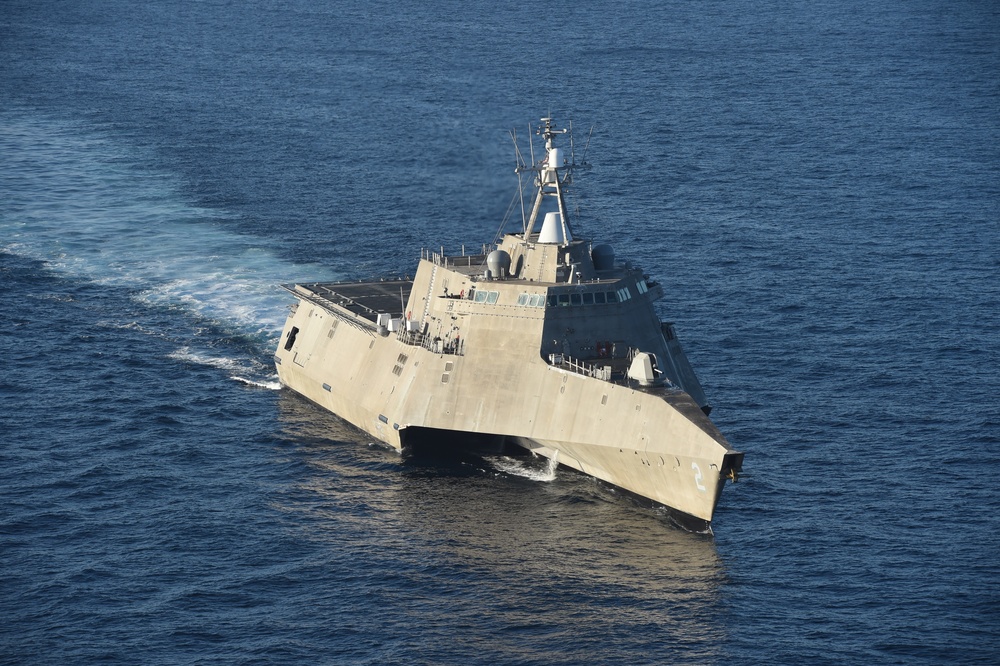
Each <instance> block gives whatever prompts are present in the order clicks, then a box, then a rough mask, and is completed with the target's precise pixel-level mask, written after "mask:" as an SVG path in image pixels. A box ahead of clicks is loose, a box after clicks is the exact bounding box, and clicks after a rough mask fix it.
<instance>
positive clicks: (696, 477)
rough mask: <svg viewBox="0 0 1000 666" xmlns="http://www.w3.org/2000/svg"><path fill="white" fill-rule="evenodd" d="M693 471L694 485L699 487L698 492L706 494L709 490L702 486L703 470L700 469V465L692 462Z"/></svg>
mask: <svg viewBox="0 0 1000 666" xmlns="http://www.w3.org/2000/svg"><path fill="white" fill-rule="evenodd" d="M691 469H693V470H694V485H696V486H697V487H698V490H700V491H701V492H705V491H706V490H707V488H705V486H703V485H701V479H702V476H701V468H700V467H698V463H696V462H692V463H691Z"/></svg>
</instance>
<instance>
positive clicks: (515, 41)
mask: <svg viewBox="0 0 1000 666" xmlns="http://www.w3.org/2000/svg"><path fill="white" fill-rule="evenodd" d="M0 17H2V20H0V56H2V57H0V354H2V363H0V619H2V622H0V663H5V664H8V663H9V664H49V663H94V662H101V663H123V664H133V663H141V664H179V663H180V664H195V663H197V664H207V663H269V664H270V663H288V664H306V663H308V664H312V663H322V664H413V663H418V664H496V663H503V664H672V663H697V664H722V663H732V662H734V661H735V662H736V663H750V664H756V663H761V664H764V663H768V664H770V663H787V664H802V663H810V664H823V663H831V664H833V663H836V664H841V663H864V664H869V663H888V664H940V663H995V661H996V659H997V656H996V655H997V652H998V650H1000V560H998V555H997V553H998V552H1000V518H998V515H1000V500H998V499H997V493H996V490H995V484H996V479H997V478H998V476H1000V397H998V396H1000V320H998V315H1000V74H998V72H1000V8H998V7H997V6H996V5H995V3H990V2H966V1H960V2H954V3H940V2H931V1H929V0H915V1H913V2H908V3H870V2H860V1H851V0H833V1H832V2H828V3H820V4H817V3H807V2H796V1H778V0H774V1H769V2H753V3H751V2H745V1H740V0H734V1H732V2H676V1H671V2H665V3H660V2H649V1H642V0H637V1H635V2H625V3H619V4H612V3H598V2H592V1H590V0H582V1H581V2H576V3H572V4H569V5H564V6H556V7H549V6H538V7H535V6H529V5H510V6H507V5H504V4H502V3H478V2H471V3H470V2H465V3H458V2H451V1H446V2H440V3H428V4H427V5H426V6H423V5H412V6H411V5H407V4H405V3H404V4H403V5H400V4H398V3H383V2H365V3H360V2H354V1H353V0H344V1H342V2H295V1H288V2H273V1H272V2H265V1H256V2H244V3H232V2H223V1H221V0H220V1H218V2H198V3H190V2H178V1H172V0H164V1H163V2H156V3H131V2H123V1H121V0H106V1H104V2H74V3H56V2H46V1H35V2H23V1H21V0H6V1H5V2H4V3H3V4H2V6H0ZM549 114H552V115H553V116H555V117H556V118H557V120H559V121H560V122H562V123H565V124H568V123H569V122H570V121H572V122H573V124H574V128H575V130H576V136H577V146H576V147H577V150H578V151H582V149H583V146H584V145H585V144H586V150H587V160H588V161H590V162H592V163H593V164H594V168H593V169H592V170H590V171H589V172H587V173H586V174H584V175H582V176H580V177H579V178H578V179H577V182H576V191H575V196H574V199H573V206H574V209H575V210H576V211H577V213H578V220H579V221H578V225H577V228H578V231H579V232H580V233H582V234H592V235H594V236H595V237H597V238H599V239H601V240H607V241H610V242H611V243H612V244H613V245H614V246H615V248H616V250H617V252H618V254H619V255H622V256H627V257H629V258H631V259H632V260H633V261H635V262H636V263H639V264H641V265H642V266H643V267H644V268H645V269H646V270H647V271H648V272H649V273H650V274H651V275H653V276H654V277H656V278H657V279H659V280H660V281H661V282H663V283H664V285H665V288H666V291H667V296H666V298H665V299H664V300H663V301H662V302H661V304H660V307H661V314H662V315H663V317H665V318H668V319H670V320H673V321H674V322H676V325H677V329H678V332H679V334H680V337H681V339H682V341H683V342H684V344H685V347H686V349H687V351H688V355H689V357H690V358H691V360H692V363H693V364H694V366H695V369H696V370H697V371H698V373H699V376H700V378H701V380H702V383H703V385H704V386H705V389H706V392H707V393H708V395H709V398H710V400H711V402H712V403H713V405H714V407H715V410H714V411H713V419H714V420H715V422H716V423H717V424H718V425H719V427H720V428H721V429H722V430H723V432H725V433H726V435H727V436H728V437H729V439H730V441H731V442H732V443H733V444H734V445H735V446H737V447H738V448H739V449H741V450H743V451H745V452H746V462H745V466H744V471H745V478H742V479H741V480H740V482H739V483H738V484H736V485H732V486H727V488H726V490H725V492H724V493H723V497H722V502H721V504H720V507H719V510H718V512H717V514H716V520H715V523H714V532H715V533H714V535H698V534H690V533H687V532H684V531H682V530H680V529H678V528H676V527H675V526H673V525H672V524H671V522H670V521H669V520H668V518H667V517H666V516H665V515H663V514H662V513H660V512H658V511H655V510H650V509H645V508H642V507H640V506H637V505H636V504H635V503H633V502H631V501H630V500H629V499H628V498H625V497H623V496H621V495H619V494H618V493H616V492H614V490H613V489H609V488H607V487H605V486H602V485H601V484H598V483H596V482H594V481H593V480H591V479H588V478H586V477H583V476H580V475H577V474H575V473H572V472H570V471H567V470H565V469H551V468H550V467H548V465H547V464H546V463H545V462H544V461H534V460H532V459H530V458H529V459H509V458H489V457H487V458H480V457H475V456H469V457H468V458H463V459H455V460H413V459H402V458H400V457H399V456H398V455H396V454H395V453H393V452H392V451H390V450H386V449H385V448H383V447H381V446H378V445H376V444H375V443H374V442H372V441H371V439H370V438H369V437H367V436H366V435H364V434H363V433H361V432H359V431H357V430H356V429H354V428H352V427H350V426H348V425H346V424H344V423H343V422H341V421H340V420H338V419H337V418H336V417H334V416H332V415H329V414H326V413H323V412H322V411H320V410H319V409H317V408H316V407H314V406H313V405H311V404H309V403H308V402H306V401H304V400H302V399H300V398H298V397H296V396H295V395H293V394H291V393H290V392H288V391H285V390H280V388H279V386H278V384H277V382H276V377H275V374H274V371H273V368H272V366H271V360H270V359H271V354H272V348H273V347H274V345H275V344H276V341H277V336H278V334H279V332H280V327H281V324H282V322H283V319H284V316H285V313H286V308H287V306H288V305H289V299H288V298H287V295H285V294H284V293H283V292H281V291H280V290H279V289H278V288H277V286H276V285H278V284H279V283H284V282H293V281H296V280H318V279H349V278H366V277H373V276H377V275H386V274H405V273H410V272H412V270H413V268H414V266H415V264H416V259H417V257H418V256H419V250H420V248H421V247H429V248H437V247H440V246H444V247H445V248H451V249H457V248H458V247H459V246H460V245H461V244H463V243H464V244H467V245H469V246H478V245H479V244H481V243H485V242H489V241H490V240H491V239H492V238H493V236H494V234H495V233H496V230H497V228H498V226H499V225H500V222H501V220H502V219H503V215H504V212H505V211H506V210H507V207H508V204H509V203H510V201H511V197H512V196H513V195H514V193H515V191H516V178H515V176H514V174H513V167H514V156H513V149H512V145H511V143H510V139H509V136H508V134H507V132H508V130H510V129H517V131H518V133H519V134H521V135H522V136H526V135H527V133H528V123H530V122H536V121H537V120H538V118H541V117H542V116H545V115H549ZM591 127H593V133H592V135H590V131H591ZM588 135H590V140H589V144H587V143H586V141H585V138H586V137H587V136H588Z"/></svg>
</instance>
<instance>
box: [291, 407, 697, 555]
mask: <svg viewBox="0 0 1000 666" xmlns="http://www.w3.org/2000/svg"><path fill="white" fill-rule="evenodd" d="M279 409H280V414H281V422H282V425H283V431H284V433H285V434H286V435H288V436H291V437H293V438H294V440H296V441H297V442H299V443H301V444H308V445H309V446H310V447H315V448H317V449H320V450H325V451H330V447H331V446H333V445H335V444H344V445H347V446H348V447H350V448H349V449H347V450H346V451H345V452H346V453H348V454H350V453H351V452H353V453H354V454H355V455H356V456H357V458H356V460H357V463H358V464H359V465H361V466H363V467H370V468H373V469H377V471H378V473H380V474H385V475H389V476H387V477H386V478H384V479H382V482H383V483H385V484H391V483H393V482H394V481H399V480H401V479H402V480H405V479H416V478H421V479H425V480H431V481H433V480H434V479H438V480H440V481H441V483H442V484H446V485H447V484H449V483H453V482H455V481H456V480H461V479H475V478H490V479H495V480H496V481H497V483H498V484H502V485H503V487H504V489H505V490H506V491H508V492H523V491H524V490H525V488H528V489H533V492H534V491H538V490H539V488H538V487H539V486H553V487H551V488H548V489H547V490H546V491H545V492H547V493H548V495H550V496H549V497H545V498H539V499H540V501H548V500H552V499H553V497H551V496H552V495H554V496H556V497H555V499H556V501H558V502H562V503H567V504H578V505H588V504H589V505H610V506H614V507H616V508H617V509H620V510H623V511H627V512H629V513H630V514H632V515H634V516H635V517H636V518H637V519H640V520H648V521H652V522H655V523H659V524H661V525H664V526H666V527H667V528H668V529H670V530H674V531H682V532H685V533H691V534H692V536H693V537H694V538H701V539H708V540H709V541H711V540H712V530H711V527H710V526H706V525H705V524H704V523H703V522H702V521H694V522H692V519H691V517H690V516H685V515H683V514H679V513H678V512H675V511H673V510H671V509H670V508H669V507H666V506H663V505H659V504H656V503H654V502H651V501H650V500H648V499H646V498H644V497H640V496H638V495H635V494H633V493H630V492H628V491H627V490H624V489H622V488H619V487H617V486H614V485H611V484H609V483H606V482H604V481H602V480H600V479H597V478H595V477H592V476H589V475H586V474H582V473H580V472H578V471H576V470H574V469H572V468H569V467H566V466H564V465H557V464H553V462H552V461H551V460H548V459H546V458H543V457H541V456H539V455H537V454H535V453H533V452H531V451H529V450H527V449H525V448H524V447H522V446H519V445H517V444H516V443H514V441H513V440H512V438H509V437H505V436H503V435H485V434H477V433H465V432H454V431H448V430H437V429H433V428H409V429H408V432H407V436H406V437H405V438H404V446H403V450H402V451H396V450H395V449H393V448H392V447H390V446H389V445H388V444H385V443H384V442H381V441H379V440H377V439H375V438H374V437H372V436H371V435H369V434H368V433H365V432H364V431H363V430H361V429H359V428H357V427H355V426H354V425H352V424H351V423H348V422H347V421H345V420H343V419H341V418H340V417H339V416H337V415H336V414H332V413H330V412H329V411H327V410H325V409H323V408H321V407H320V406H318V405H316V404H314V403H312V402H311V401H309V400H308V399H306V398H304V397H302V396H301V395H299V394H297V393H294V392H292V391H282V392H281V394H280V398H279ZM352 457H353V456H352ZM557 479H558V483H551V482H553V481H556V480H557ZM330 481H331V482H335V480H334V479H333V478H331V480H330ZM538 509H539V510H540V511H541V510H545V506H539V507H538Z"/></svg>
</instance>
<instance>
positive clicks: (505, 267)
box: [486, 250, 510, 280]
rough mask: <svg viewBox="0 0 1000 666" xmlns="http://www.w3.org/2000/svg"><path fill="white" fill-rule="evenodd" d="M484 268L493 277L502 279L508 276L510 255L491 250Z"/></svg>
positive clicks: (505, 252)
mask: <svg viewBox="0 0 1000 666" xmlns="http://www.w3.org/2000/svg"><path fill="white" fill-rule="evenodd" d="M486 267H487V268H488V269H489V271H490V273H492V274H493V277H495V278H498V279H501V280H502V279H504V278H506V277H509V276H510V255H509V254H507V251H506V250H493V251H492V252H490V254H489V256H487V257H486Z"/></svg>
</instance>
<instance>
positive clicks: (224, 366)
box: [168, 347, 247, 371]
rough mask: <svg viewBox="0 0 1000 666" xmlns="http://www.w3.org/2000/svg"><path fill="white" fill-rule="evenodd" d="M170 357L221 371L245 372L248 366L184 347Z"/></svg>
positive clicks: (234, 360) (237, 361) (235, 360)
mask: <svg viewBox="0 0 1000 666" xmlns="http://www.w3.org/2000/svg"><path fill="white" fill-rule="evenodd" d="M168 356H169V357H170V358H172V359H175V360H177V361H185V362H187V363H195V364H197V365H207V366H209V367H212V368H219V369H220V370H229V371H234V370H245V369H247V367H246V365H245V364H244V363H243V362H241V361H239V360H237V359H232V358H225V357H222V356H210V355H208V354H205V353H202V352H193V351H191V348H190V347H184V348H183V349H178V350H177V351H175V352H173V353H172V354H168Z"/></svg>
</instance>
